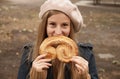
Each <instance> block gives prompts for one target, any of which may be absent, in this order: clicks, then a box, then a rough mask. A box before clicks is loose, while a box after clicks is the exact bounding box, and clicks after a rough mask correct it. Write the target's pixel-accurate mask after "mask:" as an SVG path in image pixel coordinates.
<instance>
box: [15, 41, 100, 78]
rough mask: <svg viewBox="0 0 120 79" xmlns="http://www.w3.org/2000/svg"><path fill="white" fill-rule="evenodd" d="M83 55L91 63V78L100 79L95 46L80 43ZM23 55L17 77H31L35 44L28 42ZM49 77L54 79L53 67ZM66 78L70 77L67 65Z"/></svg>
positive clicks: (49, 70)
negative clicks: (94, 53)
mask: <svg viewBox="0 0 120 79" xmlns="http://www.w3.org/2000/svg"><path fill="white" fill-rule="evenodd" d="M78 47H79V51H80V52H81V54H80V55H81V56H82V57H83V58H85V59H86V60H87V61H88V63H89V74H90V75H91V79H98V74H97V69H96V64H95V58H94V55H93V52H92V49H93V46H92V45H91V44H82V43H79V44H78ZM22 52H23V55H22V58H21V63H20V67H19V71H18V77H17V79H29V71H30V68H31V65H32V59H31V58H32V57H31V56H32V52H33V45H32V44H31V43H29V44H26V45H25V46H24V47H23V49H22ZM48 73H49V74H48V75H47V79H53V75H52V71H51V68H49V69H48ZM65 79H70V73H69V66H68V65H66V66H65Z"/></svg>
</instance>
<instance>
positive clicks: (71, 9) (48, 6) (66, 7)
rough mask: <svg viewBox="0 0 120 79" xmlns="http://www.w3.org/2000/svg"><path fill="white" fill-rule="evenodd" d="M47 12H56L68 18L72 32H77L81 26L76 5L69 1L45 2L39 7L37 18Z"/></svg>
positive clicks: (48, 0) (80, 17) (81, 22)
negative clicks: (71, 25)
mask: <svg viewBox="0 0 120 79" xmlns="http://www.w3.org/2000/svg"><path fill="white" fill-rule="evenodd" d="M49 10H58V11H61V12H63V13H65V14H66V15H68V16H69V18H70V19H71V21H72V23H73V25H74V27H73V28H74V31H75V32H78V31H79V30H80V27H81V26H82V24H83V19H82V16H81V13H80V11H79V9H78V7H77V6H76V5H74V4H73V3H71V1H70V0H47V1H45V2H44V3H43V4H42V5H41V7H40V13H39V18H41V17H42V16H43V15H44V13H45V12H47V11H49Z"/></svg>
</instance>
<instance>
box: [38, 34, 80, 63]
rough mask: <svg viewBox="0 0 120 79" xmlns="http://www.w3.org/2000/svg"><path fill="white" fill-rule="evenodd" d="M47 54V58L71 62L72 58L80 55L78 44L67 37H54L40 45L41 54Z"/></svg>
mask: <svg viewBox="0 0 120 79" xmlns="http://www.w3.org/2000/svg"><path fill="white" fill-rule="evenodd" d="M44 53H47V56H46V57H45V58H50V59H56V58H58V59H59V60H60V61H62V62H69V61H70V59H71V58H72V56H76V55H78V47H77V45H76V43H75V42H74V41H73V40H72V39H70V38H68V37H66V36H52V37H48V38H46V39H45V40H44V41H43V42H42V43H41V45H40V48H39V54H44Z"/></svg>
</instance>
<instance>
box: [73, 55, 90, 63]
mask: <svg viewBox="0 0 120 79" xmlns="http://www.w3.org/2000/svg"><path fill="white" fill-rule="evenodd" d="M71 60H72V61H74V62H77V60H80V61H83V62H86V63H88V61H87V60H85V59H84V58H83V57H80V56H73V57H72V59H71ZM75 60H76V61H75Z"/></svg>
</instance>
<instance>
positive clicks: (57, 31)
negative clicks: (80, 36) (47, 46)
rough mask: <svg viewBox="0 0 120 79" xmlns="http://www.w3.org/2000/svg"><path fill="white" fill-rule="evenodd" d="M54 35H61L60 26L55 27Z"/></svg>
mask: <svg viewBox="0 0 120 79" xmlns="http://www.w3.org/2000/svg"><path fill="white" fill-rule="evenodd" d="M55 35H62V29H61V28H60V26H57V27H56V29H55Z"/></svg>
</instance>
